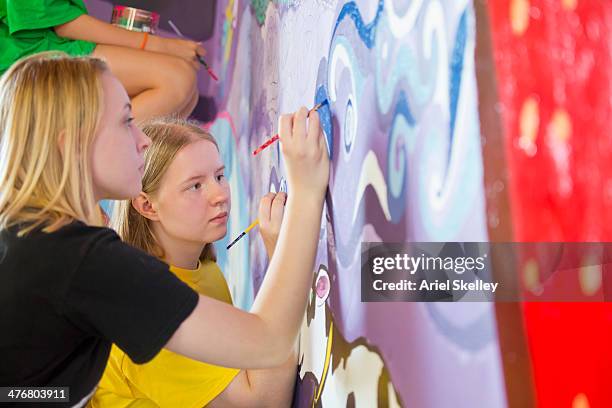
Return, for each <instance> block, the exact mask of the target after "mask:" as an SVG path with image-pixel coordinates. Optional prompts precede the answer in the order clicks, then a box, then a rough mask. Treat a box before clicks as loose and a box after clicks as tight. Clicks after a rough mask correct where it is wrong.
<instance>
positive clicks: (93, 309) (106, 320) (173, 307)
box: [0, 222, 198, 407]
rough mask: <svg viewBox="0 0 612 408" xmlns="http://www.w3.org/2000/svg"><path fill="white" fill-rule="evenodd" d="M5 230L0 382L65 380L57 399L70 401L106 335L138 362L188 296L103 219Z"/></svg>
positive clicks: (101, 358)
mask: <svg viewBox="0 0 612 408" xmlns="http://www.w3.org/2000/svg"><path fill="white" fill-rule="evenodd" d="M15 232H16V230H15V229H14V228H10V229H8V230H3V231H1V232H0V386H5V387H6V386H68V387H70V404H64V405H67V406H71V405H73V404H76V403H77V402H79V401H80V400H81V399H82V398H83V397H85V396H86V395H87V394H89V393H90V392H91V391H92V390H93V388H94V387H95V386H96V385H97V383H98V381H99V380H100V377H101V376H102V373H103V371H104V368H105V366H106V362H107V359H108V355H109V352H110V347H111V344H112V343H115V344H117V346H119V347H120V348H121V349H122V350H123V351H125V352H126V354H127V355H128V356H129V357H130V358H131V359H132V360H133V361H134V362H136V363H144V362H147V361H149V360H150V359H152V358H153V357H154V356H155V355H156V354H157V353H158V352H159V351H160V349H161V348H162V347H163V346H164V345H165V344H166V343H167V341H168V340H169V339H170V337H171V336H172V334H173V333H174V332H175V330H176V329H177V328H178V327H179V326H180V324H181V323H182V322H183V321H184V320H185V319H186V318H187V317H188V316H189V315H190V314H191V312H192V311H193V309H194V308H195V306H196V304H197V301H198V295H197V294H196V292H194V291H193V290H192V289H191V288H189V287H188V286H187V285H186V284H184V283H183V282H181V281H180V280H179V279H178V278H177V277H175V276H174V275H173V274H172V273H171V272H170V271H169V269H168V265H166V264H165V263H163V262H161V261H159V260H157V259H155V258H154V257H151V256H149V255H147V254H146V253H144V252H142V251H140V250H138V249H135V248H133V247H131V246H129V245H127V244H125V243H123V242H122V241H121V240H120V238H119V236H118V235H117V234H116V233H115V232H114V231H113V230H111V229H109V228H98V227H90V226H87V225H85V224H83V223H81V222H73V223H71V224H70V225H67V226H65V227H62V228H61V229H59V230H58V231H56V232H53V233H43V232H41V231H34V232H31V233H29V234H27V235H26V236H25V237H21V238H17V236H16V234H15ZM44 405H45V406H50V405H49V404H47V403H45V404H44ZM15 406H19V407H24V406H25V404H23V403H20V404H16V405H15Z"/></svg>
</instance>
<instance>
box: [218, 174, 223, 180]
mask: <svg viewBox="0 0 612 408" xmlns="http://www.w3.org/2000/svg"><path fill="white" fill-rule="evenodd" d="M222 180H225V175H224V174H219V175H218V176H217V181H222Z"/></svg>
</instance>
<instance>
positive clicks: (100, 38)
mask: <svg viewBox="0 0 612 408" xmlns="http://www.w3.org/2000/svg"><path fill="white" fill-rule="evenodd" d="M55 32H56V34H57V35H59V36H60V37H65V38H70V39H72V40H85V41H91V42H94V43H96V44H107V45H118V46H122V47H130V48H139V47H140V46H141V44H142V41H143V38H144V34H143V33H139V32H135V31H129V30H125V29H123V28H120V27H116V26H114V25H112V24H109V23H105V22H103V21H100V20H98V19H97V18H94V17H91V16H88V15H87V14H83V15H81V16H79V17H77V18H75V19H74V20H72V21H69V22H67V23H65V24H62V25H58V26H56V27H55ZM151 39H152V38H150V39H149V40H151Z"/></svg>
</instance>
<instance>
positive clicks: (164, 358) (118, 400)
mask: <svg viewBox="0 0 612 408" xmlns="http://www.w3.org/2000/svg"><path fill="white" fill-rule="evenodd" d="M170 270H171V271H172V272H173V273H174V274H175V275H176V276H178V277H179V278H180V279H181V280H182V281H183V282H185V283H186V284H188V285H189V286H190V287H191V288H192V289H194V290H195V291H197V292H199V293H201V294H203V295H207V296H210V297H213V298H215V299H217V300H220V301H223V302H226V303H229V304H232V297H231V295H230V292H229V289H228V287H227V282H226V281H225V277H224V276H223V274H222V273H221V270H220V269H219V266H217V264H216V263H215V262H212V261H207V262H206V263H204V264H200V267H199V268H198V269H195V270H189V269H182V268H177V267H175V266H171V267H170ZM238 372H240V370H237V369H233V368H225V367H219V366H215V365H211V364H205V363H201V362H199V361H195V360H191V359H189V358H187V357H183V356H181V355H179V354H175V353H173V352H171V351H168V350H165V349H162V350H161V351H160V352H159V354H158V355H157V356H155V358H153V360H151V361H149V362H148V363H146V364H140V365H139V364H135V363H133V362H132V361H131V360H130V358H129V357H128V356H127V355H126V354H125V353H124V352H123V351H121V349H119V348H118V347H116V346H115V345H113V347H112V349H111V353H110V357H109V360H108V363H107V366H106V370H105V371H104V375H103V376H102V380H101V381H100V384H99V385H98V389H97V390H96V393H95V394H94V396H93V398H92V399H91V401H90V402H89V405H88V406H89V407H90V408H99V407H101V408H106V407H109V408H126V407H130V408H140V407H147V408H151V407H162V408H163V407H186V408H189V407H193V408H202V407H203V406H205V405H206V404H208V403H209V402H210V401H212V400H213V399H214V398H215V397H217V396H218V395H219V394H220V393H221V392H223V390H224V389H225V388H226V387H227V386H228V385H229V384H230V382H232V380H233V379H234V377H235V376H236V374H238Z"/></svg>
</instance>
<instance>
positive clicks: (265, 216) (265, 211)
mask: <svg viewBox="0 0 612 408" xmlns="http://www.w3.org/2000/svg"><path fill="white" fill-rule="evenodd" d="M273 199H274V193H268V194H266V195H265V196H263V197H262V199H261V201H260V202H259V221H260V222H264V223H265V222H268V221H270V214H271V209H272V200H273Z"/></svg>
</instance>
